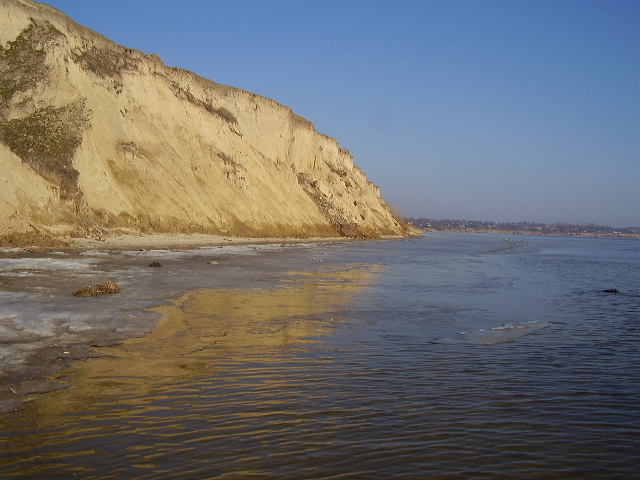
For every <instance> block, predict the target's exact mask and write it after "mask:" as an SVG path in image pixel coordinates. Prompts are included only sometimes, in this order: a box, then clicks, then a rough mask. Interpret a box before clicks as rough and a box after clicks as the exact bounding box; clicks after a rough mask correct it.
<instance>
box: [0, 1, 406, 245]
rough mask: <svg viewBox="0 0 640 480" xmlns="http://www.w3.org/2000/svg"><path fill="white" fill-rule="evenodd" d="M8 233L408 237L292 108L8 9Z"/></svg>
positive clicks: (32, 6) (4, 60) (66, 23)
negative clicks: (192, 233)
mask: <svg viewBox="0 0 640 480" xmlns="http://www.w3.org/2000/svg"><path fill="white" fill-rule="evenodd" d="M0 222H1V225H2V227H0V234H4V235H5V237H4V238H5V239H6V238H8V237H7V235H11V234H13V235H14V236H15V234H19V233H20V232H31V233H34V232H35V233H37V234H43V235H47V234H53V235H87V234H96V233H97V234H104V232H115V231H118V230H125V231H128V232H136V231H143V232H144V231H153V232H194V233H195V232H197V233H213V234H226V235H239V236H271V237H284V236H294V237H310V236H336V235H341V236H351V237H375V236H379V235H386V234H403V233H406V231H405V229H404V227H403V226H402V225H401V223H400V222H398V220H397V219H396V218H394V216H393V214H392V213H391V211H390V209H389V207H388V206H387V205H386V204H385V202H384V201H383V200H382V199H381V197H380V192H379V189H378V188H377V187H376V186H374V185H372V184H371V183H370V182H368V181H367V179H366V177H365V175H364V174H363V173H362V172H361V171H360V170H359V169H358V168H357V167H354V165H353V159H352V157H351V155H350V154H349V152H347V151H345V150H342V149H340V148H339V145H338V143H337V142H336V141H335V140H334V139H332V138H329V137H327V136H324V135H321V134H319V133H318V132H316V131H315V129H314V127H313V125H312V124H311V123H310V122H308V121H307V120H304V119H302V118H300V117H298V116H297V115H295V114H294V113H293V112H292V111H291V110H290V109H289V108H287V107H285V106H283V105H280V104H278V103H276V102H274V101H272V100H269V99H267V98H264V97H260V96H258V95H254V94H251V93H249V92H246V91H243V90H240V89H237V88H232V87H228V86H224V85H219V84H216V83H214V82H211V81H209V80H206V79H203V78H201V77H198V76H197V75H195V74H193V73H190V72H187V71H184V70H179V69H174V68H169V67H167V66H165V65H164V64H163V63H162V61H161V60H160V59H159V58H158V57H157V56H155V55H144V54H143V53H141V52H139V51H136V50H130V49H127V48H125V47H122V46H119V45H116V44H115V43H113V42H111V41H109V40H107V39H106V38H104V37H102V36H101V35H98V34H96V33H95V32H92V31H90V30H88V29H86V28H84V27H81V26H79V25H77V24H76V23H74V22H73V21H72V20H70V19H69V18H68V17H66V16H65V15H63V14H62V13H61V12H59V11H57V10H55V9H53V8H51V7H48V6H46V5H42V4H39V3H35V2H32V1H30V0H0Z"/></svg>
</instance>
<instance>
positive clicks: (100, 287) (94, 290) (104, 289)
mask: <svg viewBox="0 0 640 480" xmlns="http://www.w3.org/2000/svg"><path fill="white" fill-rule="evenodd" d="M119 291H120V287H119V286H118V285H116V284H115V283H113V282H104V283H99V284H97V285H95V286H92V285H89V286H86V287H82V288H79V289H78V290H76V291H75V292H73V294H72V295H73V296H75V297H96V296H98V295H107V294H112V293H118V292H119Z"/></svg>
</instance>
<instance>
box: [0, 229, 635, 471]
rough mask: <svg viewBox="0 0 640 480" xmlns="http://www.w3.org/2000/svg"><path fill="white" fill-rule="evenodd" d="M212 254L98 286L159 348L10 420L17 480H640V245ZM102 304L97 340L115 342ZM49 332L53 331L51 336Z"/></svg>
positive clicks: (89, 373)
mask: <svg viewBox="0 0 640 480" xmlns="http://www.w3.org/2000/svg"><path fill="white" fill-rule="evenodd" d="M212 255H213V252H210V251H205V252H204V253H203V251H202V250H198V251H191V252H180V253H179V254H177V253H175V252H155V253H154V254H153V258H154V259H159V260H158V261H160V262H161V263H162V264H163V267H162V268H163V272H166V273H163V275H164V276H162V277H160V276H159V275H158V273H157V272H155V271H154V272H151V271H150V270H149V269H144V268H138V266H136V267H135V268H134V266H132V265H131V261H132V259H135V260H136V261H137V259H138V257H137V256H135V254H133V253H131V254H127V255H125V256H124V257H123V258H125V257H126V258H125V260H122V258H120V257H122V254H121V255H120V257H119V258H117V259H114V258H115V257H116V255H115V254H114V255H108V256H107V260H105V261H98V262H97V263H96V266H94V267H91V269H87V268H85V267H82V269H83V270H82V271H83V272H85V274H86V272H88V271H91V272H93V273H92V274H94V275H102V274H104V273H105V272H109V271H111V272H114V274H115V275H116V276H117V275H123V273H127V272H128V274H129V275H130V278H131V280H130V284H129V288H132V289H133V290H134V292H135V294H136V296H137V297H141V298H143V299H148V303H145V302H140V301H138V303H136V306H133V305H131V303H128V302H134V298H133V293H132V292H128V293H127V294H126V295H129V296H126V295H125V296H123V297H120V300H119V303H118V302H116V300H115V298H116V296H113V299H108V300H106V301H105V303H103V305H104V306H105V307H107V308H106V311H109V312H111V313H112V319H111V320H109V321H107V322H106V325H107V326H108V328H107V330H109V329H111V330H110V331H111V333H109V335H112V334H113V332H116V333H117V335H119V338H121V339H123V338H125V337H127V335H128V334H127V332H137V331H139V330H142V331H144V330H145V328H146V329H147V330H146V331H150V332H151V333H149V334H148V335H144V336H142V333H141V334H140V335H138V336H137V338H133V339H130V340H127V341H124V342H123V343H120V344H118V345H112V346H102V347H96V348H94V351H96V352H97V354H99V355H101V357H100V358H89V359H86V360H82V361H76V362H74V363H73V365H72V367H71V368H69V369H65V370H62V371H61V372H59V373H58V374H57V376H59V377H64V378H63V379H64V380H65V381H66V382H67V384H68V385H69V388H65V389H63V390H58V391H54V392H50V393H47V394H43V395H37V396H34V398H35V399H34V400H33V401H31V402H29V403H26V404H25V405H24V408H23V409H21V410H18V411H15V412H7V413H4V414H3V416H2V418H1V419H0V426H1V427H2V428H1V433H0V445H1V447H2V448H1V450H0V452H1V453H0V473H2V474H3V476H7V477H10V476H20V475H26V476H41V477H47V478H56V477H57V478H68V477H69V476H70V475H76V476H78V477H80V478H154V479H155V478H390V477H392V478H450V477H451V476H453V475H456V476H458V477H461V478H465V477H466V478H505V477H507V478H559V477H560V478H630V477H633V476H635V475H636V472H637V458H638V456H639V455H640V421H639V420H638V418H640V401H639V400H638V399H639V398H640V371H639V369H638V367H637V365H638V361H639V360H640V358H639V351H638V345H639V340H640V334H639V330H638V321H639V320H640V316H639V314H640V242H638V241H637V240H623V239H591V238H547V237H511V236H509V237H504V236H493V235H470V234H465V235H463V234H459V235H456V234H446V235H445V234H442V235H436V236H425V237H422V238H419V239H410V240H399V241H389V242H355V243H343V244H319V245H304V246H297V247H295V248H290V247H280V248H276V247H272V248H270V249H267V250H260V251H255V250H254V251H251V252H250V254H249V253H247V252H246V251H243V252H240V251H235V252H227V253H225V254H222V252H219V254H218V255H217V256H216V257H215V261H217V262H218V263H217V264H208V263H207V262H206V261H207V260H209V259H210V258H212ZM112 257H114V258H112ZM79 258H85V257H79ZM89 258H91V259H92V260H91V262H93V261H96V260H95V259H97V258H99V257H98V256H97V255H96V256H91V255H89ZM148 260H149V259H148V258H145V259H144V261H145V262H147V261H148ZM73 261H76V260H75V259H73ZM78 261H79V260H78ZM83 262H85V263H86V260H83ZM89 263H90V262H89ZM100 265H102V266H100ZM0 268H1V267H0ZM215 269H217V270H215ZM158 270H160V269H158ZM39 275H42V276H43V278H44V277H46V275H47V270H46V268H43V269H42V270H41V273H40V274H39ZM152 275H154V276H152ZM194 277H195V278H196V280H195V281H194V280H193V278H194ZM13 278H18V277H13ZM96 278H97V277H96ZM42 282H43V283H46V281H45V280H44V279H43V280H42ZM14 286H15V283H14ZM609 288H618V289H619V293H618V294H609V293H605V292H603V290H605V289H609ZM29 294H30V295H35V294H34V293H29ZM45 294H46V295H49V296H50V297H49V298H50V299H49V301H48V302H49V303H47V301H46V300H44V299H43V300H41V301H42V305H48V304H52V303H56V302H58V301H61V299H62V298H63V296H62V294H60V295H59V296H57V294H56V293H55V291H53V290H50V291H49V292H46V293H45ZM64 298H66V297H64ZM168 299H169V300H170V301H167V300H168ZM92 300H98V301H101V299H92ZM68 301H69V302H72V300H68ZM64 302H67V300H64ZM64 302H63V303H64ZM109 302H114V303H113V305H112V304H111V303H109ZM64 305H65V308H66V309H67V310H68V312H69V313H68V319H69V320H68V323H69V329H68V330H73V325H72V324H74V322H75V320H76V317H75V316H74V315H76V310H74V309H76V308H77V304H74V303H69V304H67V303H64ZM87 305H88V308H89V313H87V314H86V317H85V316H80V317H78V318H82V319H85V320H83V321H84V322H85V323H86V324H87V325H91V326H92V327H91V328H89V329H87V331H88V332H89V334H88V336H87V337H86V338H89V337H91V338H92V340H96V339H98V340H99V339H100V338H101V337H102V336H109V335H107V333H106V330H105V331H102V330H100V327H99V325H100V324H99V322H97V321H93V320H92V319H91V316H92V315H93V314H94V313H95V312H96V311H97V310H98V308H96V307H95V304H92V303H87ZM148 306H150V307H153V310H152V311H145V308H146V307H148ZM45 311H46V310H45ZM81 313H82V312H81V311H78V315H80V314H81ZM98 316H99V315H98ZM160 316H162V321H161V322H160V323H158V319H159V317H160ZM38 318H39V320H37V319H32V320H33V322H32V323H33V324H34V325H35V326H34V330H35V331H43V330H38V328H39V327H38V325H39V323H38V321H39V322H40V323H42V324H47V322H49V324H48V325H50V324H51V321H50V320H47V318H48V317H46V316H45V315H44V314H43V316H42V317H38ZM21 321H22V320H21V318H20V317H19V315H16V316H14V319H13V323H12V325H13V326H14V327H13V328H16V327H15V326H16V325H20V322H21ZM25 322H26V321H25ZM92 322H93V323H92ZM103 322H104V321H103ZM40 328H41V329H44V327H40ZM118 332H119V333H118ZM75 335H76V336H75V337H74V338H76V340H77V341H79V340H80V339H81V335H79V334H75ZM128 336H131V335H128ZM105 343H106V342H105Z"/></svg>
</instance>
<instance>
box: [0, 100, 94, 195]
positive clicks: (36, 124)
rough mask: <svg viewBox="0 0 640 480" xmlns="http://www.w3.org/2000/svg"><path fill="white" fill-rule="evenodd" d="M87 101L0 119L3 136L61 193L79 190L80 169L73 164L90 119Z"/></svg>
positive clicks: (1, 134)
mask: <svg viewBox="0 0 640 480" xmlns="http://www.w3.org/2000/svg"><path fill="white" fill-rule="evenodd" d="M84 112H85V109H84V102H83V101H80V100H79V101H76V102H73V103H71V104H69V105H67V106H65V107H61V108H54V107H51V106H48V107H44V108H40V109H38V110H36V111H35V112H33V113H32V114H30V115H28V116H26V117H23V118H16V119H12V120H9V121H6V122H2V123H0V138H1V139H2V141H3V142H4V143H5V144H6V145H7V146H8V147H9V148H10V149H11V150H12V151H13V152H14V153H15V154H16V155H18V156H19V157H20V158H21V159H22V160H23V161H24V162H26V163H28V164H29V165H30V166H31V167H32V168H33V169H34V170H35V171H36V172H38V173H39V174H40V175H42V177H44V178H45V179H46V180H48V181H50V182H52V183H54V184H55V185H58V186H59V187H60V197H61V198H62V199H70V198H72V197H73V196H74V195H75V194H76V193H77V188H78V187H77V179H78V172H77V170H75V169H74V168H73V166H72V160H73V156H74V154H75V152H76V149H77V148H78V146H79V145H80V141H81V139H82V131H83V128H84V125H85V123H86V116H85V113H84Z"/></svg>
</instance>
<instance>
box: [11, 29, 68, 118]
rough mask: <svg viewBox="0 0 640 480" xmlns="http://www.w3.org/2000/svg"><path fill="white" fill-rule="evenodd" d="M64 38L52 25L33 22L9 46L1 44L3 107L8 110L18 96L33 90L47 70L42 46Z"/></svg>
mask: <svg viewBox="0 0 640 480" xmlns="http://www.w3.org/2000/svg"><path fill="white" fill-rule="evenodd" d="M61 35H62V32H60V31H59V30H58V29H56V28H55V27H54V26H53V25H51V24H50V23H48V22H45V23H44V24H38V23H36V22H35V21H34V20H32V22H31V24H30V25H29V26H28V27H27V28H26V29H24V30H23V31H22V33H21V34H20V35H19V36H18V38H16V39H15V40H14V41H13V42H8V43H7V47H2V45H0V106H2V107H5V106H6V105H7V104H8V102H9V100H11V98H13V96H14V95H15V94H16V93H18V92H21V91H24V90H27V89H28V88H31V87H34V86H35V85H36V84H37V83H38V81H40V80H41V79H42V78H43V77H44V75H45V74H46V72H47V67H46V65H45V63H44V57H45V51H44V50H43V48H42V47H43V46H44V44H45V43H46V42H48V41H51V40H53V39H55V38H56V37H58V36H61Z"/></svg>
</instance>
